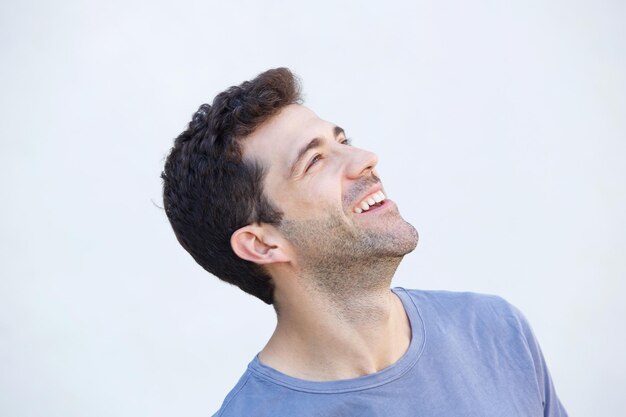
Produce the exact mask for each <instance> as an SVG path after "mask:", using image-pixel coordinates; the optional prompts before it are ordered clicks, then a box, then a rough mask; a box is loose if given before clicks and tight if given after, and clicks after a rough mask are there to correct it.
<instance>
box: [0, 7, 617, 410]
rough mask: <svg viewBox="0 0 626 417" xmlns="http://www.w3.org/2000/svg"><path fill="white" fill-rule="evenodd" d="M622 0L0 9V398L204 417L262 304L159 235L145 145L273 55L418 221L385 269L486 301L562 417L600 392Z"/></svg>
mask: <svg viewBox="0 0 626 417" xmlns="http://www.w3.org/2000/svg"><path fill="white" fill-rule="evenodd" d="M625 21H626V7H625V3H624V2H621V1H618V0H615V1H606V0H605V1H602V0H600V1H599V0H587V1H564V0H562V1H545V0H534V1H522V0H519V1H487V0H480V1H473V2H466V1H434V0H429V1H405V2H393V1H392V2H386V4H385V5H383V4H381V3H380V2H366V1H352V2H323V1H322V2H320V1H316V2H309V3H308V4H306V5H298V4H296V2H280V1H264V2H253V1H228V2H222V1H220V2H216V1H208V0H203V1H197V2H191V1H181V2H172V1H162V2H155V1H147V0H139V1H130V2H128V1H99V2H95V1H94V2H77V1H72V0H64V1H60V2H44V1H37V0H34V1H19V2H9V1H8V0H3V1H2V5H1V9H0V48H1V50H0V51H1V57H2V58H1V59H2V65H0V87H1V92H0V110H1V120H2V123H1V125H0V140H1V141H2V143H1V155H2V156H1V161H2V175H1V176H0V181H1V184H0V186H1V188H0V189H1V193H2V204H1V205H0V215H1V220H0V227H1V229H0V232H1V235H0V257H1V262H0V275H1V280H0V414H1V415H2V416H7V417H9V416H10V417H27V416H28V417H40V416H46V417H53V416H63V417H84V416H94V417H96V416H97V417H99V416H102V417H105V416H106V417H110V416H129V417H131V416H132V417H137V416H182V415H184V416H207V415H210V414H212V413H213V412H214V411H215V410H217V408H218V407H219V405H220V404H221V401H222V399H223V398H224V396H225V395H226V393H227V392H228V391H229V390H230V388H231V387H232V386H233V385H234V384H235V383H236V381H237V380H238V378H239V376H240V375H241V374H242V372H243V371H244V370H245V367H246V365H247V363H248V362H249V361H250V360H251V359H252V357H253V355H254V354H256V353H257V352H258V351H259V350H260V349H261V348H262V347H263V345H264V342H265V340H266V339H267V338H268V337H269V335H270V334H271V332H272V329H273V325H274V317H273V311H272V309H271V308H270V307H268V306H265V305H264V304H263V303H261V302H260V301H257V300H256V299H254V298H252V297H250V296H248V295H246V294H244V293H242V292H240V291H239V290H238V289H236V288H232V287H230V286H228V285H226V284H223V283H221V282H220V281H218V280H217V279H216V278H214V277H212V276H209V275H208V274H207V273H206V272H204V270H202V269H201V268H200V267H199V266H197V265H196V264H195V263H194V261H193V260H192V258H191V257H190V256H189V255H188V254H187V253H186V252H184V251H183V249H182V248H181V247H180V246H179V245H178V243H177V242H176V239H175V237H174V234H173V233H172V231H171V229H170V227H169V224H168V223H167V220H166V217H165V214H164V212H163V211H162V210H161V209H160V208H158V206H160V205H161V196H160V193H161V181H160V179H159V175H160V172H161V170H162V166H163V161H164V157H165V155H166V154H167V152H168V150H169V148H170V147H171V145H172V141H173V138H174V137H175V136H176V135H178V133H180V132H181V131H182V130H183V129H184V128H185V125H186V123H187V122H188V121H189V120H190V117H191V115H192V113H193V112H194V111H195V110H196V109H197V107H198V106H199V105H200V104H201V103H204V102H210V101H211V100H212V99H213V97H214V96H215V94H216V93H218V92H220V91H221V90H223V89H225V88H226V87H228V86H230V85H233V84H239V83H240V82H242V81H244V80H246V79H250V78H252V77H254V76H255V75H257V74H258V73H259V72H261V71H263V70H265V69H268V68H271V67H277V66H288V67H290V68H291V69H292V70H294V71H295V72H296V73H298V74H299V75H300V77H301V78H302V80H303V84H304V92H305V95H306V100H307V104H308V105H309V106H310V107H311V108H313V109H314V110H315V111H316V112H317V113H318V114H319V115H320V116H321V117H323V118H325V119H327V120H330V121H333V122H335V123H338V124H340V125H341V126H343V127H344V128H345V129H346V130H347V132H348V135H349V136H350V137H352V139H353V141H354V143H355V145H357V146H360V147H364V148H368V149H371V150H373V151H375V152H377V153H378V155H379V157H380V164H379V171H380V172H381V175H382V178H383V181H384V183H385V186H386V188H387V190H388V192H389V195H390V197H391V198H392V199H394V200H395V201H396V202H397V203H398V205H399V207H400V210H401V213H402V214H403V215H404V216H405V218H407V219H408V220H409V221H410V222H411V223H412V224H414V225H415V226H416V228H417V229H418V231H419V232H420V244H419V245H418V248H417V250H416V251H415V252H414V253H413V254H411V255H409V256H408V257H407V258H406V259H405V261H404V262H403V264H402V265H401V267H400V269H399V271H398V274H397V275H396V278H395V281H394V284H395V285H399V286H404V287H408V288H423V289H448V290H469V291H476V292H486V293H495V294H499V295H501V296H503V297H505V298H506V299H508V300H509V301H510V302H512V303H513V304H515V305H516V306H518V307H519V308H520V309H521V310H522V311H523V312H524V313H525V314H526V316H527V317H528V319H529V321H530V322H531V324H532V325H533V327H534V330H535V332H536V334H537V336H538V338H539V340H540V342H541V344H542V347H543V350H544V354H545V356H546V359H547V361H548V364H549V366H550V369H551V372H552V375H553V378H554V382H555V385H556V388H557V392H558V394H559V396H560V397H561V399H562V401H563V403H564V404H565V406H566V408H567V409H568V410H569V412H570V414H571V415H572V416H575V415H578V416H591V415H594V416H618V415H622V413H623V410H624V408H625V406H626V404H625V402H624V392H625V388H626V362H625V359H624V358H625V356H626V342H625V334H624V330H625V326H624V319H625V318H626V308H625V307H624V305H625V303H624V301H623V299H624V293H625V290H626V288H625V284H624V278H625V275H626V274H625V272H626V221H625V220H626V219H625V214H624V213H625V212H626V186H625V183H626V168H625V167H626V164H625V162H624V161H625V159H626V117H625V116H626V29H625V28H626V24H624V22H625Z"/></svg>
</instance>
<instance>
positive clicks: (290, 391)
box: [214, 288, 567, 417]
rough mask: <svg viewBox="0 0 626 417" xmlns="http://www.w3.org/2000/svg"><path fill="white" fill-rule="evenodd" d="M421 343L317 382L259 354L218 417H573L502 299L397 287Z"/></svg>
mask: <svg viewBox="0 0 626 417" xmlns="http://www.w3.org/2000/svg"><path fill="white" fill-rule="evenodd" d="M393 291H394V293H396V294H397V295H398V296H399V297H400V299H401V300H402V303H403V305H404V308H405V310H406V313H407V316H408V318H409V320H410V323H411V332H412V335H411V343H410V345H409V348H408V350H407V352H406V353H405V354H404V355H403V356H402V357H401V358H400V359H399V360H398V361H397V362H396V363H395V364H393V365H392V366H390V367H388V368H386V369H383V370H382V371H380V372H376V373H374V374H370V375H366V376H362V377H359V378H354V379H347V380H339V381H329V382H313V381H305V380H301V379H298V378H292V377H290V376H287V375H285V374H283V373H281V372H279V371H277V370H275V369H272V368H270V367H268V366H265V365H263V364H262V363H261V362H260V361H259V359H258V355H257V357H255V358H254V359H253V360H252V362H251V363H250V364H249V365H248V369H247V370H246V372H245V373H244V375H243V376H242V377H241V379H240V380H239V382H238V383H237V385H236V386H235V387H234V388H233V390H232V391H231V392H230V393H229V394H228V395H227V396H226V399H225V400H224V403H223V405H222V407H221V409H220V410H219V411H218V412H217V413H216V414H215V415H214V417H235V416H238V417H239V416H246V417H248V416H255V417H265V416H268V417H269V416H271V417H298V416H302V417H304V416H307V417H308V416H320V417H322V416H323V417H333V416H359V417H370V416H394V417H404V416H406V417H409V416H411V417H439V416H440V417H452V416H464V417H472V416H475V417H516V416H519V417H547V416H549V417H563V416H564V417H567V413H566V411H565V410H564V408H563V406H562V405H561V402H560V401H559V399H558V397H557V395H556V392H555V390H554V386H553V384H552V380H551V378H550V373H549V372H548V368H547V366H546V364H545V361H544V358H543V355H542V353H541V349H540V348H539V344H538V343H537V340H536V339H535V337H534V335H533V333H532V330H531V329H530V327H529V325H528V323H527V321H526V319H525V318H524V317H523V315H522V314H521V313H520V312H519V311H518V310H517V309H516V308H515V307H513V306H512V305H511V304H509V303H507V302H506V301H505V300H503V299H502V298H500V297H497V296H491V295H482V294H474V293H457V292H448V291H418V290H405V289H403V288H394V289H393Z"/></svg>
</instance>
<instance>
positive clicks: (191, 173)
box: [161, 68, 302, 304]
mask: <svg viewBox="0 0 626 417" xmlns="http://www.w3.org/2000/svg"><path fill="white" fill-rule="evenodd" d="M301 101H302V99H301V96H300V84H299V82H298V79H297V78H296V77H295V76H294V74H292V73H291V71H289V69H287V68H276V69H271V70H269V71H266V72H263V73H261V74H259V75H258V76H257V77H256V78H255V79H254V80H252V81H246V82H244V83H242V84H241V85H239V86H233V87H230V88H229V89H227V90H226V91H224V92H222V93H220V94H219V95H217V97H215V99H214V100H213V104H212V105H208V104H203V105H201V106H200V108H199V109H198V111H197V112H196V113H195V114H194V115H193V118H192V120H191V122H190V123H189V126H188V127H187V129H186V130H185V131H184V132H183V133H181V134H180V135H179V136H178V137H177V138H176V140H175V141H174V146H173V147H172V149H171V151H170V154H169V155H168V157H167V160H166V161H165V168H164V171H163V173H162V174H161V178H162V179H163V204H164V207H165V213H166V214H167V217H168V219H169V221H170V224H171V225H172V228H173V229H174V233H175V234H176V238H177V239H178V241H179V242H180V244H181V245H182V246H183V247H184V248H185V249H186V250H187V252H189V253H190V254H191V256H193V258H194V259H195V260H196V262H198V263H199V264H200V265H201V266H202V267H203V268H204V269H206V270H207V271H209V272H210V273H212V274H213V275H216V276H217V277H218V278H220V279H222V280H224V281H226V282H229V283H231V284H234V285H237V286H238V287H239V288H241V289H242V290H243V291H245V292H247V293H250V294H252V295H254V296H255V297H258V298H260V299H261V300H263V301H264V302H266V303H267V304H273V302H274V300H273V290H274V286H273V284H272V281H271V277H270V276H269V275H268V274H267V272H266V271H265V270H264V269H263V268H262V267H261V266H259V265H257V264H255V263H253V262H249V261H246V260H243V259H241V258H239V257H238V256H237V255H236V254H235V253H234V252H233V250H232V248H231V246H230V238H231V235H232V234H233V232H235V231H236V230H237V229H239V228H241V227H243V226H245V225H248V224H252V223H269V224H278V223H280V221H281V219H282V213H281V212H280V211H279V210H278V209H277V208H275V207H274V206H273V205H272V203H271V202H270V201H268V200H267V198H266V197H265V196H264V194H263V179H264V175H265V170H264V167H262V166H260V165H259V164H258V163H252V162H247V161H244V160H243V159H242V150H241V141H242V140H245V138H246V137H247V136H248V135H250V134H251V133H252V132H254V130H255V129H256V128H258V127H259V126H260V125H261V124H263V123H264V122H265V121H267V120H268V119H270V118H271V117H272V116H274V115H276V114H277V113H278V112H279V111H280V110H281V109H282V108H284V107H285V106H287V105H289V104H294V103H301Z"/></svg>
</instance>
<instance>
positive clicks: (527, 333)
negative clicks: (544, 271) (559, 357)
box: [511, 306, 567, 417]
mask: <svg viewBox="0 0 626 417" xmlns="http://www.w3.org/2000/svg"><path fill="white" fill-rule="evenodd" d="M511 308H512V309H513V311H514V314H515V317H516V318H517V320H518V321H519V324H520V326H521V329H522V332H523V333H524V337H525V339H526V342H527V345H528V349H529V351H530V354H531V356H532V358H533V362H534V366H535V373H536V375H537V384H538V388H539V393H540V395H541V402H542V404H543V415H544V417H567V411H565V408H564V407H563V405H562V404H561V401H560V400H559V398H558V397H557V395H556V391H555V389H554V384H553V382H552V377H551V376H550V371H549V370H548V366H547V365H546V361H545V358H544V357H543V353H542V352H541V348H540V346H539V342H538V341H537V338H536V337H535V334H534V333H533V331H532V328H531V327H530V324H529V323H528V320H526V317H524V315H523V314H522V312H521V311H520V310H518V309H517V308H516V307H514V306H511Z"/></svg>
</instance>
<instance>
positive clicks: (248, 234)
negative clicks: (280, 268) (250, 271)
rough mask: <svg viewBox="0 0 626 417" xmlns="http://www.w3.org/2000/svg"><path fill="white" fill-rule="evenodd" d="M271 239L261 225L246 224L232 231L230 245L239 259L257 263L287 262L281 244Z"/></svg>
mask: <svg viewBox="0 0 626 417" xmlns="http://www.w3.org/2000/svg"><path fill="white" fill-rule="evenodd" d="M271 240H272V239H269V237H268V236H267V234H266V233H265V230H264V229H263V227H262V226H258V225H247V226H244V227H242V228H241V229H238V230H236V231H235V233H233V235H232V236H231V238H230V246H231V247H232V248H233V251H234V252H235V254H237V256H239V257H240V258H241V259H245V260H246V261H250V262H254V263H255V264H258V265H267V264H271V263H276V262H287V261H288V259H287V257H286V256H285V254H284V252H283V250H282V248H281V246H280V245H279V244H276V243H273V242H272V241H271Z"/></svg>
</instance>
